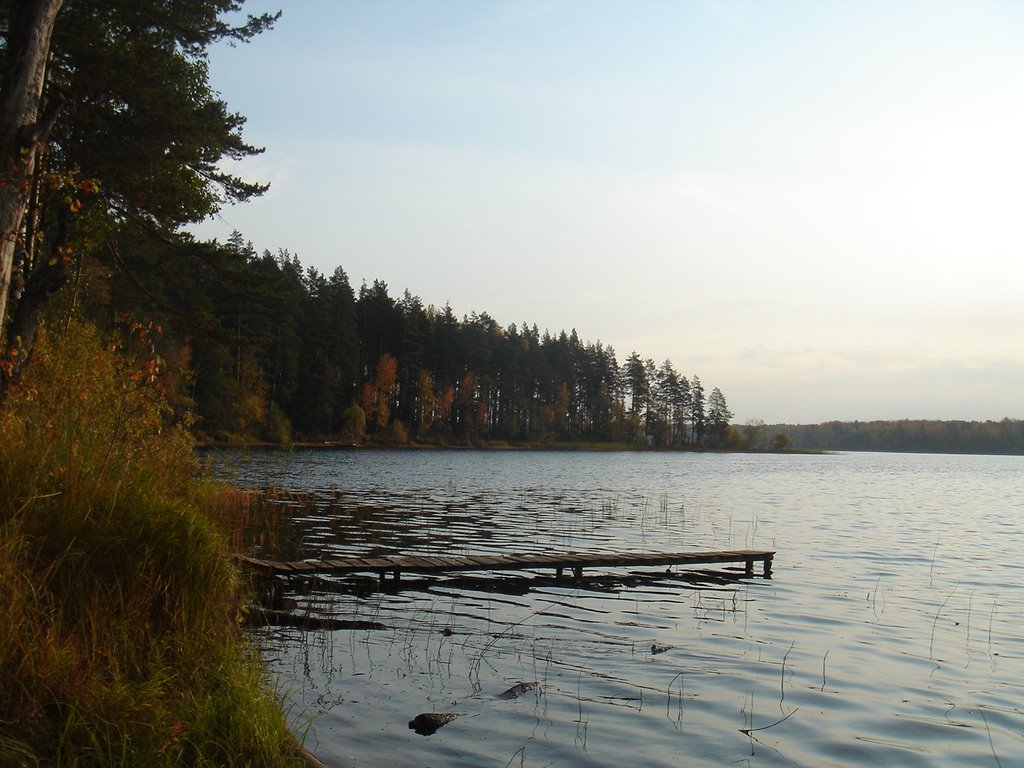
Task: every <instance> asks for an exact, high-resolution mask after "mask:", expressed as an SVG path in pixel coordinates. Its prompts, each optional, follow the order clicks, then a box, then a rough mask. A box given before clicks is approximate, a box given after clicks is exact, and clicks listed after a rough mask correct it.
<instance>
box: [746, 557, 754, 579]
mask: <svg viewBox="0 0 1024 768" xmlns="http://www.w3.org/2000/svg"><path fill="white" fill-rule="evenodd" d="M753 575H754V561H753V560H747V576H753Z"/></svg>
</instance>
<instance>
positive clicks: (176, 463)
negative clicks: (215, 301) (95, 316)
mask: <svg viewBox="0 0 1024 768" xmlns="http://www.w3.org/2000/svg"><path fill="white" fill-rule="evenodd" d="M150 373H151V372H150V371H149V370H148V369H146V368H145V367H139V366H136V365H134V364H133V363H132V361H131V360H129V359H125V358H123V357H121V356H119V355H118V354H117V353H116V352H114V351H112V350H111V349H109V348H108V347H107V346H105V345H104V344H103V343H102V342H101V340H100V338H99V336H98V334H97V333H96V331H94V330H92V329H91V328H89V327H88V326H82V325H73V326H72V327H71V328H70V329H69V330H68V332H67V333H66V334H64V335H63V336H62V337H61V338H59V339H50V340H44V341H43V342H42V343H41V344H40V346H39V347H38V350H37V352H36V358H35V359H34V361H33V364H32V365H31V366H29V367H28V369H27V370H26V374H25V377H24V380H23V381H22V382H21V383H20V384H19V385H18V386H16V387H14V388H12V389H11V390H10V391H9V392H8V393H7V398H6V400H5V402H4V403H3V407H2V410H0V681H2V684H0V766H3V767H4V768H6V766H149V765H153V766H164V765H166V766H179V765H181V766H224V765H252V766H278V765H301V764H302V761H301V760H300V759H299V757H298V756H297V753H296V749H295V744H294V741H293V740H292V738H291V736H290V735H289V733H288V730H287V727H286V724H285V722H284V717H283V715H282V713H281V711H280V708H279V706H278V705H277V704H276V703H275V702H274V699H273V696H272V695H271V693H270V692H269V691H268V689H267V686H266V682H265V679H264V676H263V673H262V666H261V663H260V661H259V659H258V658H257V657H256V656H255V654H253V653H252V651H251V649H250V648H249V647H248V646H247V644H246V642H245V639H244V638H243V637H242V635H241V633H240V630H239V615H238V614H239V606H240V603H241V600H240V583H239V578H238V574H237V571H236V569H235V568H234V566H233V565H232V563H231V561H230V559H229V558H228V557H227V554H226V550H225V547H224V542H223V539H222V538H221V536H220V535H219V534H218V533H217V532H216V531H215V530H214V528H213V527H212V525H211V523H210V521H209V520H208V519H207V517H206V515H204V514H203V513H202V512H201V511H200V510H199V509H198V508H197V506H196V505H195V502H194V501H189V500H190V499H192V500H195V499H197V498H201V494H200V493H198V492H197V491H196V485H195V483H196V481H195V479H194V478H195V469H196V466H195V459H194V458H193V454H192V450H191V440H190V438H189V436H188V434H187V432H186V431H185V430H184V429H183V428H181V427H174V426H168V423H167V416H168V414H167V412H166V406H165V404H164V401H163V399H162V398H161V396H160V393H159V391H158V390H157V388H156V387H155V385H154V384H152V383H151V377H150Z"/></svg>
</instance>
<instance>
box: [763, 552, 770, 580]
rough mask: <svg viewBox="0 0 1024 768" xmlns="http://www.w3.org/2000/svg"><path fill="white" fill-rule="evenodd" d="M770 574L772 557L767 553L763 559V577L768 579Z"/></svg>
mask: <svg viewBox="0 0 1024 768" xmlns="http://www.w3.org/2000/svg"><path fill="white" fill-rule="evenodd" d="M771 575H772V557H771V555H769V556H768V557H766V558H765V559H764V577H765V578H766V579H770V578H771Z"/></svg>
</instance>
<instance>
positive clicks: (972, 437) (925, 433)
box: [744, 418, 1024, 455]
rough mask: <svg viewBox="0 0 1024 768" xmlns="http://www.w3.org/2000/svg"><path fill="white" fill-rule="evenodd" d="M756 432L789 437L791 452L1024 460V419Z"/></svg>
mask: <svg viewBox="0 0 1024 768" xmlns="http://www.w3.org/2000/svg"><path fill="white" fill-rule="evenodd" d="M750 429H751V427H750V426H748V427H745V428H744V430H745V431H749V430H750ZM757 431H759V432H760V433H762V434H770V435H784V436H785V437H786V438H787V439H788V443H789V445H790V447H792V448H795V449H798V450H823V451H892V452H896V453H899V452H906V453H981V454H1016V455H1024V421H1021V420H1020V419H1008V418H1007V419H1003V420H1002V421H926V420H903V421H852V422H851V421H830V422H827V423H825V424H799V425H795V424H774V425H757Z"/></svg>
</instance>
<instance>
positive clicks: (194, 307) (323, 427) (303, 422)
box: [0, 0, 732, 447]
mask: <svg viewBox="0 0 1024 768" xmlns="http://www.w3.org/2000/svg"><path fill="white" fill-rule="evenodd" d="M242 7H243V3H242V2H241V1H240V0H208V1H207V2H201V3H174V4H170V5H169V4H167V3H165V2H155V0H108V2H105V3H93V2H87V1H86V0H0V25H2V27H0V68H2V75H3V80H2V84H0V98H2V100H3V105H4V107H3V112H2V114H0V160H2V162H0V226H2V229H3V235H4V236H3V238H2V242H0V328H2V330H3V333H2V334H0V338H2V347H3V349H2V355H0V395H2V392H3V390H4V389H6V387H7V385H8V384H9V383H10V382H12V381H14V380H16V379H17V378H18V377H19V376H20V372H21V370H22V369H23V368H24V366H25V364H26V362H27V361H29V360H30V359H31V357H32V353H33V349H34V347H35V343H36V334H37V331H38V330H39V328H40V327H42V325H43V324H44V322H45V318H46V317H47V313H49V315H50V317H51V318H58V317H61V316H64V317H66V316H67V315H68V314H69V313H79V314H84V315H86V316H87V317H89V318H91V319H92V320H94V321H95V322H96V323H97V324H99V325H100V326H101V327H102V328H104V329H105V330H107V331H110V332H116V333H117V334H118V335H119V337H120V338H121V340H122V341H121V343H122V344H123V345H124V346H125V348H126V349H128V350H130V351H132V352H133V353H134V354H136V355H137V356H138V358H139V366H140V370H141V371H143V372H144V373H145V375H147V376H150V377H155V378H158V379H159V381H160V383H161V385H162V386H164V387H165V389H166V390H167V392H168V396H169V397H170V398H172V400H173V401H174V402H175V404H176V407H177V409H178V412H179V414H181V415H182V416H183V417H184V415H185V414H186V413H187V412H191V413H193V414H195V418H196V420H197V421H196V428H197V429H198V430H200V431H202V432H203V433H204V434H205V435H207V436H210V437H215V438H218V437H219V438H232V437H249V438H251V437H256V438H260V439H266V440H284V439H288V438H289V437H290V436H292V435H294V436H296V437H300V438H306V439H314V438H316V439H321V438H339V439H346V440H358V439H362V438H363V437H364V436H365V437H367V438H369V439H372V440H377V441H389V442H405V441H406V440H422V441H447V440H455V441H460V442H466V441H481V440H493V441H508V442H537V441H552V440H562V441H601V442H605V441H612V442H621V443H630V444H634V445H657V446H664V447H692V446H707V445H724V444H727V443H728V442H729V440H730V439H731V433H730V431H729V420H730V419H731V416H732V415H731V413H730V412H729V408H728V405H727V403H726V400H725V397H724V396H723V395H722V393H721V391H720V390H718V389H712V390H711V391H710V392H707V393H706V392H705V388H704V386H703V384H702V383H701V381H700V379H699V377H698V376H696V375H692V376H689V377H687V376H684V375H683V374H682V373H680V372H678V371H676V369H675V368H674V367H673V365H672V363H671V362H669V361H667V360H666V361H664V362H662V363H660V364H655V363H654V362H653V361H652V360H651V359H648V358H643V357H641V356H640V355H639V354H638V353H635V352H634V353H633V354H631V355H630V356H629V357H628V358H627V359H626V360H625V361H624V362H623V363H622V364H621V365H620V363H619V361H618V360H616V356H615V352H614V351H613V350H612V349H611V348H610V347H608V346H606V345H603V344H601V343H600V342H594V343H591V342H584V341H582V340H581V339H580V338H579V337H578V336H577V334H576V332H575V331H572V332H571V333H565V332H559V333H558V334H550V333H548V332H547V331H545V332H543V333H542V332H540V331H539V329H538V328H537V327H536V326H535V325H527V324H525V323H523V324H520V325H508V326H501V325H499V323H498V322H497V321H496V320H495V319H493V318H492V317H491V316H489V315H488V314H487V313H480V314H477V313H472V314H470V315H468V316H463V317H462V318H461V319H460V318H458V317H457V316H456V315H455V313H454V311H453V310H452V309H451V308H450V307H447V306H446V307H444V308H441V309H438V308H435V307H433V306H424V305H423V302H422V301H421V300H420V299H418V298H417V297H415V296H413V295H411V294H409V293H408V292H406V293H405V294H404V295H403V296H401V297H395V296H392V295H390V293H389V291H388V287H387V286H386V285H385V284H384V283H382V282H380V281H374V282H373V283H372V284H369V285H361V286H360V287H359V288H358V290H354V289H353V287H352V286H351V285H350V284H349V280H348V277H347V275H346V274H345V272H344V271H343V270H341V269H337V270H335V271H334V272H332V273H331V274H329V275H326V274H322V273H320V272H318V271H317V270H315V269H305V268H303V266H302V265H301V264H300V262H299V260H298V259H297V258H296V257H295V256H293V255H291V254H289V253H287V252H283V251H282V252H279V253H277V254H270V253H268V252H263V253H257V252H256V251H255V249H254V248H252V246H251V245H249V244H248V243H246V242H245V240H244V238H243V237H242V236H241V235H238V234H236V235H234V236H232V237H231V238H230V240H229V242H227V243H218V242H215V241H214V242H202V241H199V240H197V239H196V238H194V237H193V236H192V235H191V234H190V233H189V232H190V230H189V227H190V225H191V224H194V223H196V222H200V221H203V220H205V219H207V218H209V217H210V216H212V215H215V214H216V212H217V211H218V210H219V209H220V207H221V206H223V205H226V204H232V203H237V202H241V201H245V200H247V199H250V198H252V197H254V196H258V195H260V194H262V193H263V192H264V191H265V190H266V186H265V185H262V184H259V183H253V182H249V181H245V180H243V179H242V178H240V177H238V176H235V175H233V174H231V173H227V172H225V171H224V170H223V168H224V167H225V166H224V164H223V162H222V161H224V160H235V161H237V160H244V159H245V158H247V157H251V156H253V155H256V154H259V153H260V152H261V151H262V150H261V149H260V148H258V147H254V146H251V145H250V144H248V143H247V142H246V141H245V140H244V138H243V135H242V129H243V127H244V124H245V119H244V118H243V117H242V116H241V115H238V114H236V113H233V112H231V111H230V109H229V108H228V106H227V105H226V104H225V103H224V102H223V101H222V100H221V99H220V97H219V95H218V94H217V93H216V92H215V91H214V90H213V89H212V87H211V85H210V82H209V73H208V60H207V55H208V50H209V48H210V46H212V45H213V44H215V43H219V42H231V43H235V42H246V41H248V40H250V39H251V38H252V37H253V36H255V35H257V34H259V33H261V32H263V31H265V30H266V29H268V28H270V27H271V26H272V25H273V23H274V22H275V20H276V18H277V15H274V14H261V15H255V16H254V15H250V16H246V17H243V16H241V15H240V14H239V13H238V12H239V11H241V10H242ZM229 19H232V20H239V19H240V20H241V21H240V22H239V23H232V22H231V21H229ZM54 302H56V305H57V306H55V307H52V306H51V304H53V303H54Z"/></svg>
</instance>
